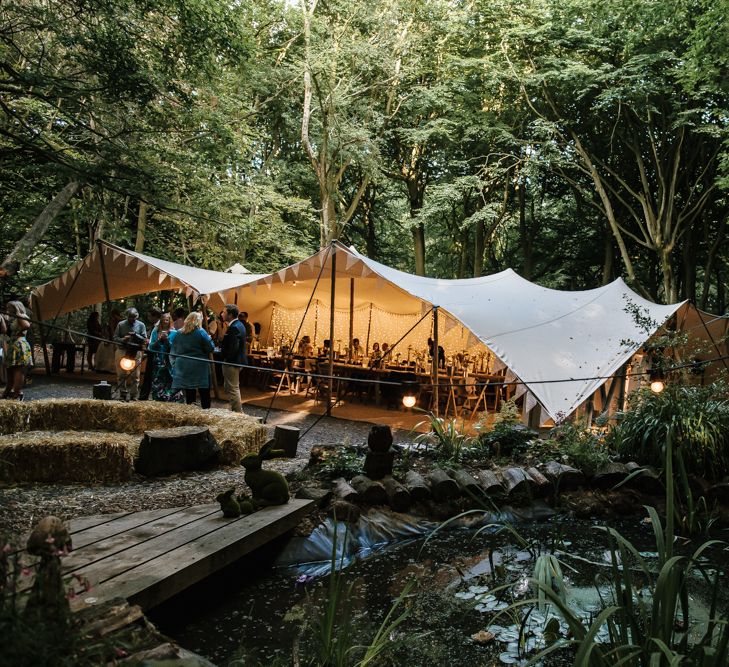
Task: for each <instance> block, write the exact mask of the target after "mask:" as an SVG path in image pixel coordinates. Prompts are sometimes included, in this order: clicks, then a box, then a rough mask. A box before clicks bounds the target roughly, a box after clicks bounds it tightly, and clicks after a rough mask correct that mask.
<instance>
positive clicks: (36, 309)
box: [31, 297, 51, 377]
mask: <svg viewBox="0 0 729 667" xmlns="http://www.w3.org/2000/svg"><path fill="white" fill-rule="evenodd" d="M31 303H33V306H34V308H33V311H34V312H35V315H36V317H37V318H38V333H39V334H40V340H41V348H42V349H43V363H44V365H45V367H46V375H48V376H49V377H50V375H51V362H50V360H49V359H48V343H47V341H46V334H45V332H44V330H43V313H41V308H40V304H39V303H38V299H37V298H36V297H33V299H32V301H31Z"/></svg>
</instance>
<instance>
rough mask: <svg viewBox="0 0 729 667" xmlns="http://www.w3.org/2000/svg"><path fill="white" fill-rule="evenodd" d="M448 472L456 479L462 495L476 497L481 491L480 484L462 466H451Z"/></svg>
mask: <svg viewBox="0 0 729 667" xmlns="http://www.w3.org/2000/svg"><path fill="white" fill-rule="evenodd" d="M448 474H449V475H450V476H451V477H452V478H453V479H454V480H456V483H457V484H458V488H459V489H460V490H461V494H463V495H464V496H475V497H476V498H478V497H479V496H481V494H482V493H483V490H482V489H481V485H480V484H479V483H478V482H477V481H476V480H475V479H474V478H473V477H471V475H469V474H468V473H467V472H466V471H465V470H463V468H451V469H449V470H448Z"/></svg>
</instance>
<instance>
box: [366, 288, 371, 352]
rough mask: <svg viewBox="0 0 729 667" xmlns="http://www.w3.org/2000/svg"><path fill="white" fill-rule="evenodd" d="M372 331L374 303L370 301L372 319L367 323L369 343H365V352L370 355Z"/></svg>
mask: <svg viewBox="0 0 729 667" xmlns="http://www.w3.org/2000/svg"><path fill="white" fill-rule="evenodd" d="M370 329H372V302H371V301H370V318H369V320H368V322H367V342H366V343H365V352H366V353H367V355H369V353H370Z"/></svg>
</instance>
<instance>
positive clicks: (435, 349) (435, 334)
mask: <svg viewBox="0 0 729 667" xmlns="http://www.w3.org/2000/svg"><path fill="white" fill-rule="evenodd" d="M438 308H439V306H433V403H434V405H433V412H435V416H436V417H437V416H438V361H439V360H438Z"/></svg>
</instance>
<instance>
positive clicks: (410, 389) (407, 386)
mask: <svg viewBox="0 0 729 667" xmlns="http://www.w3.org/2000/svg"><path fill="white" fill-rule="evenodd" d="M402 385H403V389H404V393H403V395H402V404H403V405H404V406H405V407H406V408H414V407H415V404H416V403H417V402H418V397H417V389H418V383H417V382H412V381H406V382H403V383H402Z"/></svg>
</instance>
